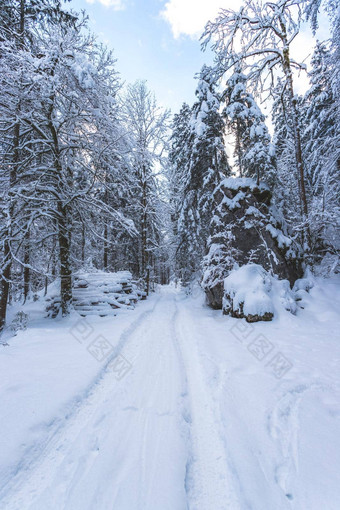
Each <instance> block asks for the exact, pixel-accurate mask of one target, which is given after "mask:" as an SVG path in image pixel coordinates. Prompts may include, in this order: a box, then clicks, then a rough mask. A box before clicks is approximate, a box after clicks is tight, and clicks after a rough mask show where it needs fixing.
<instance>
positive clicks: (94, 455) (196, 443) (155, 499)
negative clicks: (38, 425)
mask: <svg viewBox="0 0 340 510" xmlns="http://www.w3.org/2000/svg"><path fill="white" fill-rule="evenodd" d="M178 334H179V335H180V336H181V338H180V341H179V338H178V336H177V335H178ZM180 343H181V344H182V345H183V353H182V350H181V349H180V347H179V345H180ZM194 349H195V346H194V344H193V341H192V339H190V332H189V331H187V330H186V329H185V328H184V326H182V325H181V322H180V321H179V318H178V312H177V304H176V294H174V293H165V294H163V295H162V296H161V297H160V299H159V300H158V302H157V303H156V305H155V308H154V310H153V311H152V312H151V313H147V314H146V316H145V317H143V319H142V320H141V321H139V322H138V323H137V325H136V326H135V327H133V328H132V329H131V328H130V331H129V334H128V335H125V338H124V345H123V351H122V352H123V353H124V355H126V357H127V358H128V359H129V360H130V361H131V363H132V365H133V369H132V371H131V373H130V374H129V375H127V376H126V378H125V379H123V380H122V381H120V382H119V383H117V382H116V381H113V379H112V374H111V373H110V372H108V373H107V374H106V375H105V376H104V377H103V378H102V379H101V380H100V382H99V383H98V384H97V385H96V387H95V388H94V389H93V391H92V393H91V394H90V396H89V397H88V398H87V400H85V401H84V402H83V404H82V405H81V406H80V407H79V409H78V410H77V412H76V413H75V414H74V415H73V416H71V417H70V419H69V420H68V422H67V423H66V426H64V427H63V428H62V429H61V430H58V431H57V432H56V434H55V435H54V437H52V439H51V440H50V441H49V444H48V445H47V447H46V448H45V450H44V451H43V452H42V454H41V455H40V457H39V458H38V459H37V460H36V462H35V463H33V464H32V465H31V466H29V468H28V470H27V471H24V472H22V473H19V475H18V476H17V478H16V480H15V483H14V484H13V486H12V487H11V491H10V494H8V496H7V497H5V498H4V500H3V501H2V506H1V508H3V509H13V510H14V509H18V510H19V509H24V508H27V509H28V508H31V509H40V508H49V507H50V504H51V501H53V505H52V506H53V508H58V509H62V508H63V509H72V510H75V509H78V508H79V509H82V510H84V509H87V508H88V509H93V508H100V509H106V508H117V509H125V508H126V509H130V510H132V509H139V508H147V509H166V508H169V509H178V510H180V509H181V508H183V509H184V508H188V507H189V508H192V509H195V508H197V509H198V508H199V509H202V510H203V509H205V508H206V509H208V508H214V509H215V510H218V509H220V508H221V509H222V508H232V509H235V510H236V509H237V508H239V506H238V504H237V498H236V496H235V493H234V489H233V486H232V485H233V484H232V480H231V477H230V473H228V464H227V462H226V456H225V452H224V447H223V442H222V441H221V438H220V437H219V434H218V430H217V429H216V426H215V422H214V417H213V412H212V410H211V409H210V402H209V397H208V393H207V391H206V388H205V387H204V383H203V378H202V374H201V373H200V367H199V361H198V360H197V359H196V357H195V356H196V354H195V350H194ZM190 354H192V357H191V356H190ZM187 364H188V365H187ZM187 367H189V368H190V370H189V373H190V376H189V377H188V376H187Z"/></svg>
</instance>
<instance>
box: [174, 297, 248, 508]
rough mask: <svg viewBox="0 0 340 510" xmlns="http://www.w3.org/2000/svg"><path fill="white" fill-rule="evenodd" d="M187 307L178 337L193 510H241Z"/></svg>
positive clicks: (177, 326)
mask: <svg viewBox="0 0 340 510" xmlns="http://www.w3.org/2000/svg"><path fill="white" fill-rule="evenodd" d="M183 310H185V307H183V309H182V310H181V311H179V312H178V313H177V314H176V315H175V324H174V331H175V339H176V343H177V345H178V352H179V353H180V357H181V358H182V362H181V365H182V367H184V368H183V370H184V372H185V374H186V375H184V376H183V378H184V381H185V385H186V387H187V390H186V393H187V394H186V395H185V397H186V398H185V400H186V401H187V403H186V406H187V417H188V418H189V419H188V422H189V423H190V439H189V446H190V450H191V451H190V454H189V457H188V466H187V476H186V483H185V485H186V490H187V495H188V507H189V508H190V510H210V509H214V510H226V509H230V510H238V509H241V508H244V506H242V505H241V502H240V498H239V494H238V487H237V485H238V484H237V482H236V481H235V476H234V474H233V472H232V471H233V470H232V467H231V466H230V465H229V462H228V458H227V454H226V450H225V443H224V440H223V438H222V437H221V427H220V426H219V424H218V423H217V418H216V416H217V415H216V413H214V410H213V408H212V405H213V399H212V396H211V395H210V393H209V390H208V388H207V385H206V384H205V375H204V372H203V367H202V365H201V362H200V358H199V353H198V351H197V343H196V342H195V338H194V336H193V328H191V327H190V326H191V319H190V317H189V315H188V313H186V316H185V315H184V311H183Z"/></svg>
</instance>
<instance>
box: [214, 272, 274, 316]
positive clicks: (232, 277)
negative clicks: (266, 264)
mask: <svg viewBox="0 0 340 510" xmlns="http://www.w3.org/2000/svg"><path fill="white" fill-rule="evenodd" d="M271 288H272V283H271V278H270V276H269V274H268V273H267V271H265V270H264V269H263V268H262V267H261V266H259V265H258V264H247V265H245V266H242V267H240V268H238V269H234V270H233V271H231V273H230V274H229V276H227V278H225V280H224V296H223V313H224V314H227V315H232V316H233V317H238V318H242V317H245V318H246V320H247V321H248V322H256V321H260V320H263V321H270V320H272V318H273V316H274V306H273V303H272V299H271V297H270V291H271Z"/></svg>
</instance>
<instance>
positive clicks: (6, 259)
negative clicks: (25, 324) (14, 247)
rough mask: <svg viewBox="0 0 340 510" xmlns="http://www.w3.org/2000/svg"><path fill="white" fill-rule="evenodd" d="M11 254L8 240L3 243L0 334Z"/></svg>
mask: <svg viewBox="0 0 340 510" xmlns="http://www.w3.org/2000/svg"><path fill="white" fill-rule="evenodd" d="M11 263H12V260H11V253H10V245H9V241H8V239H5V242H4V265H3V271H2V278H1V288H0V334H1V332H2V331H3V329H4V327H5V324H6V313H7V302H8V293H9V281H10V278H11Z"/></svg>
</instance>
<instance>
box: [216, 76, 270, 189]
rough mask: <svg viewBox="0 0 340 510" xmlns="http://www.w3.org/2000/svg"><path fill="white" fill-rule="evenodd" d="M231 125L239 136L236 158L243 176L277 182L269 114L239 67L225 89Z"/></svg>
mask: <svg viewBox="0 0 340 510" xmlns="http://www.w3.org/2000/svg"><path fill="white" fill-rule="evenodd" d="M223 100H224V102H225V107H224V110H223V113H224V115H225V116H226V119H227V126H228V127H229V129H230V131H231V133H232V134H233V135H234V138H235V149H234V158H235V161H236V165H237V168H238V172H239V175H240V177H243V176H244V177H251V178H254V179H256V180H257V183H258V184H259V182H260V180H261V181H262V180H264V181H265V182H267V183H268V184H273V182H274V179H275V161H274V154H273V146H272V145H271V141H270V135H269V132H268V128H267V126H266V124H265V117H264V115H263V113H262V112H261V110H260V108H259V107H258V105H257V104H256V101H255V99H254V96H253V95H252V94H251V93H250V92H249V91H248V90H247V78H246V76H245V75H244V74H243V73H242V71H241V69H239V68H236V69H235V71H234V73H233V74H232V75H231V76H230V78H229V79H228V80H227V84H226V89H225V91H224V93H223Z"/></svg>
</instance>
